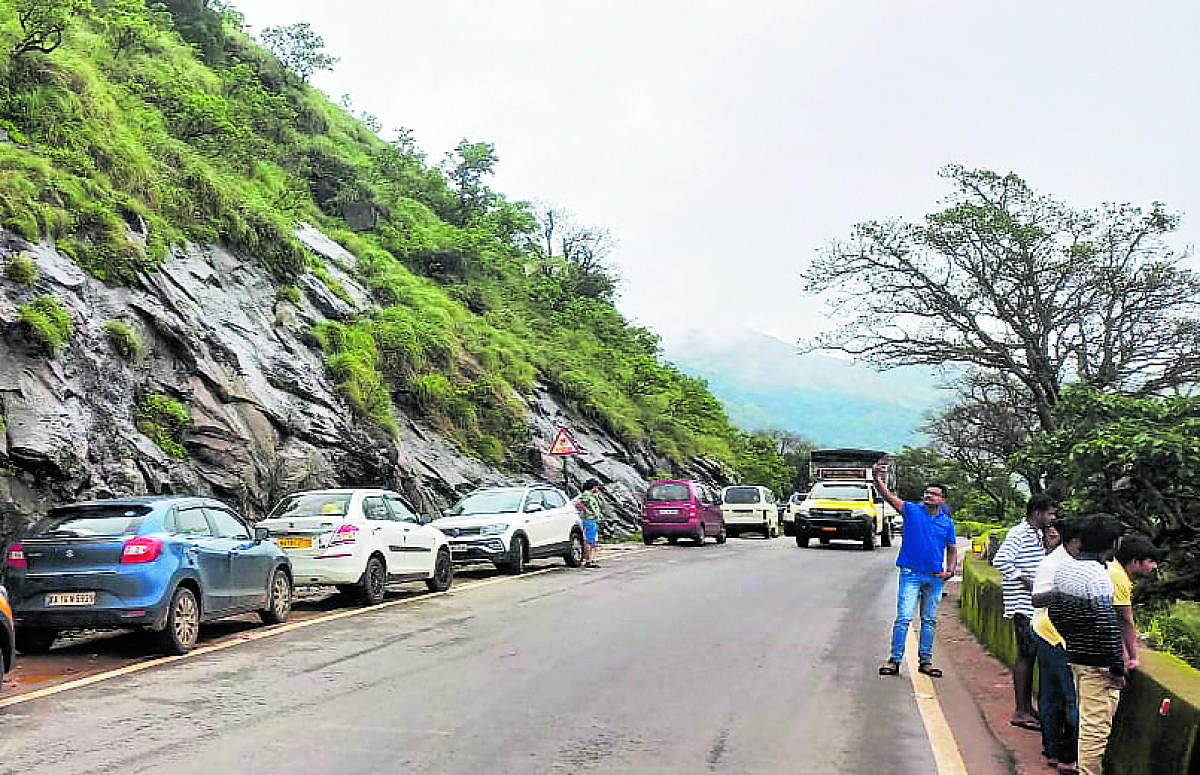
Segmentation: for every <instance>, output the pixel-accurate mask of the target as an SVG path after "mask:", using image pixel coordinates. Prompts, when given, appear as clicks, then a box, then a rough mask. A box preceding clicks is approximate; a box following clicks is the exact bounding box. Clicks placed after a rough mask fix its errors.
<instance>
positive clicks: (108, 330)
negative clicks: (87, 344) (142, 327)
mask: <svg viewBox="0 0 1200 775" xmlns="http://www.w3.org/2000/svg"><path fill="white" fill-rule="evenodd" d="M100 328H101V330H103V331H104V333H105V334H107V335H108V340H109V341H110V342H112V346H113V349H114V350H116V351H117V354H119V355H120V356H121V357H122V358H125V359H126V360H130V361H140V360H141V359H142V358H143V357H145V355H146V345H145V343H144V342H143V341H142V337H141V336H140V335H139V334H138V332H137V329H135V328H134V327H133V326H131V325H129V324H128V323H124V322H122V321H120V320H110V321H108V322H107V323H105V324H104V325H102V326H100Z"/></svg>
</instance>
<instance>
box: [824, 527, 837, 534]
mask: <svg viewBox="0 0 1200 775" xmlns="http://www.w3.org/2000/svg"><path fill="white" fill-rule="evenodd" d="M821 529H822V530H828V531H829V532H830V533H836V532H837V528H836V527H823V528H821Z"/></svg>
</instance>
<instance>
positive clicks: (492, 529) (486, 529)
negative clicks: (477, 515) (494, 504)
mask: <svg viewBox="0 0 1200 775" xmlns="http://www.w3.org/2000/svg"><path fill="white" fill-rule="evenodd" d="M506 530H508V525H505V524H496V525H484V526H483V528H482V529H481V530H480V531H479V535H481V536H494V535H500V534H501V533H503V532H505V531H506Z"/></svg>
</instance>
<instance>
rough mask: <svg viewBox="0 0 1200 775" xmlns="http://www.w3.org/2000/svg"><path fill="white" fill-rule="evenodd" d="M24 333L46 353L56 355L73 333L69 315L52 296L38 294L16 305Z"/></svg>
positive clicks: (73, 329)
mask: <svg viewBox="0 0 1200 775" xmlns="http://www.w3.org/2000/svg"><path fill="white" fill-rule="evenodd" d="M17 314H19V315H20V316H21V321H22V322H23V323H24V325H25V330H26V333H27V334H28V336H29V337H30V338H32V339H33V340H34V342H35V343H37V344H38V345H39V347H40V348H41V349H42V351H43V352H45V353H46V354H47V355H57V354H58V351H59V350H61V349H62V346H63V343H64V342H66V340H67V339H69V338H70V337H71V335H72V334H74V333H75V324H74V323H73V322H72V321H71V315H70V313H68V312H67V311H66V310H65V309H63V307H62V304H60V303H59V301H58V299H56V298H55V297H54V296H39V297H38V298H36V299H34V300H33V301H31V302H29V303H28V304H22V305H20V306H18V307H17Z"/></svg>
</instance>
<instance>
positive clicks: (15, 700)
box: [0, 547, 654, 708]
mask: <svg viewBox="0 0 1200 775" xmlns="http://www.w3.org/2000/svg"><path fill="white" fill-rule="evenodd" d="M650 551H654V550H653V548H651V547H647V548H644V549H636V550H632V551H622V552H613V553H612V555H613V556H612V559H617V558H618V557H628V556H630V555H634V554H641V553H642V552H650ZM606 559H608V558H606ZM555 570H559V566H551V567H549V568H542V569H540V570H535V571H529V572H527V573H523V574H521V575H520V576H498V577H496V578H491V579H484V580H483V581H476V582H474V583H471V584H463V585H459V586H452V587H450V589H448V590H446V591H445V592H427V593H425V594H423V595H416V596H414V597H406V598H402V599H400V600H391V601H388V602H386V603H377V604H376V605H371V606H366V607H364V608H354V609H351V610H348V611H337V612H335V613H331V614H326V615H325V616H318V617H316V618H313V619H305V620H303V621H300V622H291V623H288V624H279V625H275V626H273V627H267V628H265V629H261V630H253V631H251V632H247V633H245V634H243V635H240V636H238V637H237V638H235V639H233V640H228V641H224V642H222V643H214V644H212V645H211V646H200V647H199V648H194V649H192V650H191V651H189V652H188V653H186V654H181V655H179V656H170V657H158V658H156V659H150V660H147V661H145V662H138V663H137V664H134V665H126V666H125V667H118V668H116V669H115V670H108V671H106V672H103V673H96V674H95V675H89V676H85V677H84V678H78V679H76V680H74V681H68V682H66V683H61V684H56V685H54V686H47V687H46V688H45V689H35V690H34V691H31V692H25V693H23V694H17V695H14V696H12V697H7V698H4V699H0V708H8V707H11V706H13V705H17V704H20V703H22V702H29V701H30V700H38V699H41V698H42V697H49V696H51V695H54V694H59V693H61V692H66V691H70V690H72V689H81V688H83V687H85V686H91V685H92V684H97V683H100V682H101V681H107V680H109V679H110V678H116V677H118V676H122V675H129V674H131V673H140V672H141V671H143V670H149V669H150V668H152V667H159V666H160V665H169V664H171V663H172V662H181V661H183V660H185V659H192V658H195V657H201V656H204V655H205V654H212V653H213V652H215V651H224V650H225V649H228V648H233V647H234V646H240V645H242V644H243V643H250V642H251V641H256V640H263V639H264V638H273V637H275V636H276V635H282V634H283V633H285V632H292V631H294V630H302V629H304V628H305V627H312V626H313V625H315V624H324V623H325V622H332V621H336V620H338V619H347V618H349V617H351V616H361V615H362V614H369V613H373V612H375V611H381V610H383V609H385V608H392V607H393V606H398V605H404V604H406V603H412V602H418V601H422V600H428V599H430V598H433V597H441V596H442V595H454V594H458V593H461V592H467V591H469V590H472V589H479V588H480V587H489V586H491V585H493V584H500V583H504V582H509V581H520V580H521V579H523V578H528V577H529V576H537V575H538V574H541V573H549V572H550V571H555Z"/></svg>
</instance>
